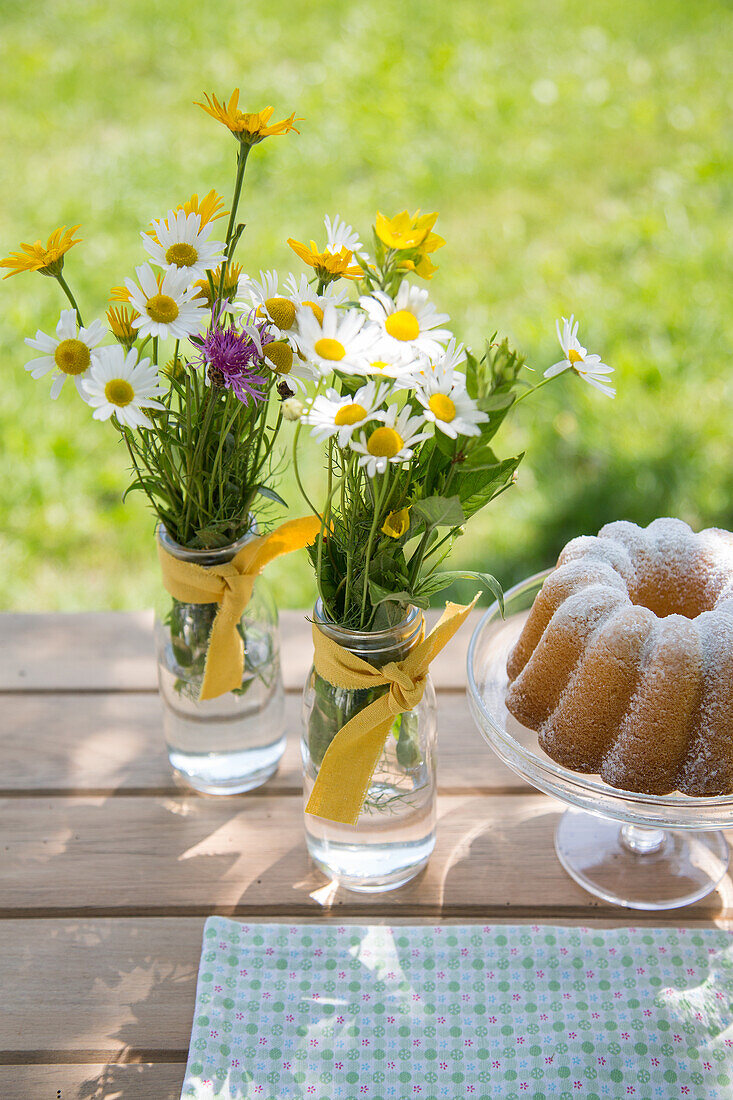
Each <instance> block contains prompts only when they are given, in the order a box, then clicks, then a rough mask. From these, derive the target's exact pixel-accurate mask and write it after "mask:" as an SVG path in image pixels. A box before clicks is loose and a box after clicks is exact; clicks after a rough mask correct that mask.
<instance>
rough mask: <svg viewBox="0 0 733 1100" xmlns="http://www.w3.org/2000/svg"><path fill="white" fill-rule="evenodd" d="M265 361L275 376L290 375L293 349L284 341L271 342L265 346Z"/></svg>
mask: <svg viewBox="0 0 733 1100" xmlns="http://www.w3.org/2000/svg"><path fill="white" fill-rule="evenodd" d="M265 359H267V360H268V361H269V362H270V363H271V365H272V369H273V370H274V372H275V374H290V371H291V370H292V367H293V349H292V348H291V347H290V344H288V343H286V342H285V340H273V342H272V343H271V344H266V345H265Z"/></svg>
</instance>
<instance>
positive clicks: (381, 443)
mask: <svg viewBox="0 0 733 1100" xmlns="http://www.w3.org/2000/svg"><path fill="white" fill-rule="evenodd" d="M403 446H404V441H403V439H402V436H401V435H399V433H398V432H396V431H395V430H394V428H377V430H376V431H375V432H372V434H371V435H370V437H369V442H368V443H367V450H368V451H369V454H370V455H374V457H375V458H394V456H395V455H396V454H399V452H400V451H401V450H402V448H403Z"/></svg>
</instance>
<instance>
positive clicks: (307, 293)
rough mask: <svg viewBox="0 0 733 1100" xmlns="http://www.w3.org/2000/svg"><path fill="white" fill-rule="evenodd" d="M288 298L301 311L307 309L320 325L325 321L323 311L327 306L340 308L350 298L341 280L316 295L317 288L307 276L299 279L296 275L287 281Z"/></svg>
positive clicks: (289, 276) (330, 284)
mask: <svg viewBox="0 0 733 1100" xmlns="http://www.w3.org/2000/svg"><path fill="white" fill-rule="evenodd" d="M285 291H286V297H287V298H289V299H290V301H291V302H292V303H293V305H294V306H295V308H296V311H298V312H299V311H300V310H301V309H302V308H303V307H307V308H308V309H310V311H311V312H312V314H313V316H314V317H315V318H316V320H317V321H318V323H319V324H320V323H321V322H322V321H323V311H324V309H325V308H326V306H327V305H334V306H340V305H343V303H344V302H345V301H346V299H347V298H348V296H349V291H348V288H347V287H346V286H344V284H343V282H342V281H341V279H337V280H335V281H334V282H332V283H329V284H328V286H326V287H324V288H323V290H322V291H321V293H320V294H316V291H315V287H313V286H311V284H310V283H309V282H308V276H307V275H301V276H300V278H299V279H297V278H296V277H295V275H288V277H287V279H286V280H285Z"/></svg>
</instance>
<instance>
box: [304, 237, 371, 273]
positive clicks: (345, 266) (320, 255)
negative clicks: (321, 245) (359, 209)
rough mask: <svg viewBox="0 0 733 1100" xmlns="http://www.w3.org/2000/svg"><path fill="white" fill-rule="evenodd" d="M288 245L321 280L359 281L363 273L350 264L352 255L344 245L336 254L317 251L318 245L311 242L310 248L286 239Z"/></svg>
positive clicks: (357, 266)
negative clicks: (341, 279)
mask: <svg viewBox="0 0 733 1100" xmlns="http://www.w3.org/2000/svg"><path fill="white" fill-rule="evenodd" d="M288 244H289V245H290V247H291V248H292V250H293V252H294V253H295V254H296V256H300V258H301V260H303V261H304V262H305V263H307V264H309V265H310V267H312V268H313V269H314V270H315V272H316V275H318V276H319V278H321V279H326V280H329V281H330V280H332V279H340V278H344V279H361V278H362V276H363V275H364V272H363V271H362V270H361V268H360V267H359V265H358V264H352V262H351V261H352V260H353V258H354V253H353V252H352V251H351V250H350V249H348V248H346V246H345V245H344V246H343V247H341V248H340V249H339V250H338V252H329V251H328V249H326V250H325V251H324V252H319V251H318V245H317V244H316V242H315V241H311V246H310V248H308V247H307V246H306V245H304V244H301V243H300V241H295V240H293V238H292V237H288Z"/></svg>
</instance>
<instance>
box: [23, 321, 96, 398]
mask: <svg viewBox="0 0 733 1100" xmlns="http://www.w3.org/2000/svg"><path fill="white" fill-rule="evenodd" d="M106 335H107V330H106V328H105V326H104V325H103V324H102V322H101V321H92V323H91V325H89V327H88V328H80V329H78V330H77V323H76V310H74V309H63V310H62V311H61V316H60V317H59V322H58V324H57V325H56V336H55V337H54V336H47V335H46V333H45V332H41V330H40V329H39V330H38V332H37V333H36V335H35V337H30V336H26V339H25V342H26V344H27V345H28V347H29V348H35V349H36V350H37V351H42V352H43V355H39V356H38V358H36V359H31V360H30V362H28V363H26V365H25V369H26V370H27V371H30V373H31V377H33V378H43V376H44V375H46V374H48V372H49V371H50V370H54V368H55V373H54V376H53V382H52V384H51V397H53V398H54V400H55V399H56V398H57V397H58V395H59V394H60V393H61V387H62V386H63V384H64V382H65V381H66V379H67V378H73V379H74V382H75V383H76V388H77V390H78V391H79V393H80V394H81V395H82V397H83V396H84V394H83V391H82V388H81V384H82V379H84V378H85V377H86V375H87V374H88V372H89V368H90V366H91V364H92V363H93V362H94V360H95V359H96V357H97V356H98V355H99V352H98V351H95V350H94V349H95V348H96V347H97V344H100V343H101V342H102V340H104V338H105V336H106Z"/></svg>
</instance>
